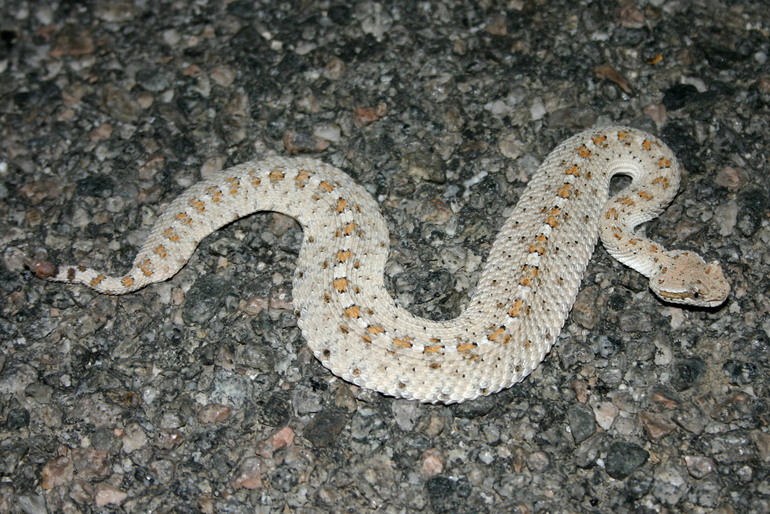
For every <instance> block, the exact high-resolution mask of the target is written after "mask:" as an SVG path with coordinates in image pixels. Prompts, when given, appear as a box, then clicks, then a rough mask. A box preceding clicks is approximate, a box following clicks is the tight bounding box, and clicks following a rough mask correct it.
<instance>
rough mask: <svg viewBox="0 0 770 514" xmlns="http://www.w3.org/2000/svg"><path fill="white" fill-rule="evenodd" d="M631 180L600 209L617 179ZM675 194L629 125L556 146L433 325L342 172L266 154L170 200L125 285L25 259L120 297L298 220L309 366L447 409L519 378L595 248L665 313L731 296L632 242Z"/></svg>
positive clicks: (375, 215) (698, 269) (661, 155)
mask: <svg viewBox="0 0 770 514" xmlns="http://www.w3.org/2000/svg"><path fill="white" fill-rule="evenodd" d="M616 174H622V175H629V176H631V178H632V179H633V180H632V183H631V185H629V186H628V187H626V188H625V189H623V190H622V191H621V192H620V193H619V194H617V195H615V196H613V197H611V198H610V195H609V184H610V179H611V177H612V176H613V175H616ZM678 187H679V165H678V163H677V160H676V158H675V157H674V155H673V154H672V152H671V150H670V149H669V148H668V147H667V146H666V145H665V144H663V143H662V142H661V141H660V140H658V139H657V138H655V137H653V136H651V135H649V134H646V133H644V132H641V131H638V130H636V129H632V128H626V127H609V128H604V129H597V130H589V131H586V132H583V133H581V134H578V135H576V136H574V137H572V138H570V139H568V140H566V141H565V142H563V143H562V144H560V145H559V146H558V147H557V148H556V149H555V150H554V151H553V152H552V153H551V154H550V155H549V156H548V157H547V158H546V159H545V161H544V162H543V164H542V165H541V166H540V169H539V170H538V172H537V174H536V175H535V176H534V177H533V178H532V180H531V181H530V182H529V185H528V187H527V189H526V191H524V193H523V194H522V196H521V198H520V200H519V202H518V204H517V205H516V207H515V208H514V210H513V213H512V214H511V216H510V217H509V218H508V220H507V221H506V222H505V224H504V225H503V228H502V229H501V230H500V234H499V235H498V237H497V239H496V240H495V242H494V245H493V246H492V249H491V251H490V252H489V258H488V261H487V263H486V266H485V268H484V270H483V272H482V274H481V277H480V279H479V282H478V286H477V288H476V290H475V293H474V294H473V296H472V298H471V299H470V302H469V304H468V307H467V308H466V309H465V311H464V312H463V313H462V314H460V316H458V317H457V318H455V319H452V320H448V321H432V320H428V319H423V318H419V317H416V316H414V315H412V314H410V313H409V312H408V311H406V310H404V309H403V308H401V307H399V306H397V305H396V303H395V302H394V300H393V299H392V298H391V296H390V295H389V294H388V292H387V291H386V289H385V285H384V267H385V261H386V259H387V254H388V248H389V237H388V228H387V225H386V223H385V220H384V218H383V217H382V215H381V214H380V211H379V208H378V205H377V203H376V202H375V201H374V199H373V198H372V197H371V196H370V195H369V194H368V193H367V192H366V190H364V188H363V187H361V186H360V185H358V184H357V183H356V182H355V181H354V180H353V179H351V178H350V177H349V176H348V175H346V174H345V173H343V172H342V171H340V170H339V169H337V168H335V167H333V166H331V165H328V164H325V163H323V162H320V161H317V160H313V159H309V158H283V157H271V158H267V159H264V160H257V161H252V162H247V163H244V164H241V165H238V166H234V167H232V168H229V169H226V170H223V171H222V172H220V173H218V174H217V175H216V176H214V177H212V178H210V179H208V180H203V181H201V182H199V183H198V184H196V185H194V186H193V187H191V188H190V189H189V190H187V191H186V192H185V193H184V194H182V195H181V196H179V197H178V198H177V199H176V200H174V201H173V203H171V204H170V205H169V206H168V208H167V209H166V210H165V212H164V213H163V214H162V215H161V216H160V217H159V219H158V221H157V223H156V224H155V226H154V227H153V228H152V231H151V233H150V235H149V237H148V238H147V241H146V242H145V243H144V245H143V246H142V248H141V249H140V250H139V253H138V255H137V257H136V260H135V261H134V265H133V267H132V269H131V270H130V271H129V272H128V273H127V274H125V275H115V276H111V275H106V274H103V273H100V272H99V271H96V270H94V269H92V268H90V267H87V266H78V265H75V266H54V265H53V264H50V263H48V262H45V261H40V260H37V261H30V262H29V263H28V264H29V267H30V268H31V269H32V270H33V271H35V273H36V274H37V275H38V276H40V277H41V278H46V279H48V280H53V281H58V282H68V283H81V284H85V285H87V286H89V287H92V288H93V289H95V290H97V291H99V292H101V293H107V294H124V293H128V292H131V291H135V290H137V289H140V288H142V287H144V286H146V285H147V284H151V283H153V282H159V281H162V280H166V279H168V278H170V277H172V276H173V275H174V274H175V273H176V272H177V271H179V270H180V269H181V268H182V267H183V266H184V265H185V263H186V262H187V260H188V259H189V258H190V256H191V255H192V253H193V251H194V250H195V248H196V246H197V245H198V243H199V242H200V241H201V240H202V239H203V238H204V237H206V236H207V235H209V234H211V233H212V232H214V231H215V230H217V229H218V228H220V227H222V226H223V225H226V224H228V223H230V222H232V221H233V220H236V219H238V218H240V217H242V216H246V215H248V214H251V213H253V212H255V211H278V212H282V213H285V214H288V215H289V216H293V217H294V218H296V219H297V220H298V221H299V223H300V224H301V225H302V229H303V232H304V241H303V243H302V248H301V250H300V254H299V258H298V260H297V264H296V272H295V276H294V284H293V287H294V289H293V302H294V307H295V310H296V314H297V317H298V324H299V326H300V328H301V329H302V333H303V335H304V337H305V339H306V341H307V343H308V345H309V346H310V348H312V350H313V352H314V353H315V356H316V357H317V358H318V359H319V360H320V361H321V362H322V363H323V365H324V366H326V367H327V368H329V369H330V370H331V371H332V372H333V373H335V374H336V375H338V376H340V377H342V378H343V379H345V380H347V381H350V382H353V383H354V384H358V385H360V386H363V387H368V388H371V389H375V390H377V391H380V392H382V393H385V394H387V395H392V396H397V397H402V398H408V399H415V400H419V401H422V402H433V403H455V402H462V401H465V400H469V399H473V398H476V397H478V396H482V395H487V394H491V393H494V392H497V391H500V390H501V389H504V388H507V387H510V386H511V385H512V384H514V383H516V382H519V381H521V380H523V379H524V378H525V377H526V376H527V375H529V373H530V372H532V370H534V369H535V368H536V367H537V366H538V364H539V363H540V362H541V361H542V360H543V359H544V358H545V356H546V354H547V353H548V352H549V350H550V349H551V347H552V346H553V344H554V343H555V342H556V339H557V336H558V334H559V332H560V330H561V328H562V326H563V324H564V321H565V319H566V318H567V315H568V314H569V311H570V309H571V308H572V304H573V303H574V301H575V298H576V296H577V293H578V289H579V286H580V281H581V279H582V277H583V273H584V271H585V269H586V266H587V264H588V261H589V259H590V257H591V254H592V253H593V248H594V246H595V244H596V240H597V238H598V237H601V239H602V241H603V243H604V245H605V247H606V248H607V251H608V252H609V253H610V254H611V255H613V256H614V257H615V258H616V259H618V260H619V261H621V262H622V263H624V264H626V265H628V266H630V267H631V268H633V269H635V270H637V271H638V272H639V273H641V274H643V275H644V276H646V277H648V278H649V279H650V288H651V289H652V291H653V292H654V293H655V294H656V295H657V296H659V297H660V298H661V299H662V300H664V301H666V302H671V303H677V304H685V305H694V306H705V307H714V306H718V305H719V304H721V303H722V302H723V301H724V300H725V298H726V297H727V295H728V293H729V291H730V287H729V285H728V283H727V282H726V280H725V278H724V275H723V273H722V269H721V267H720V266H719V264H718V263H717V262H712V263H706V262H705V261H704V260H703V259H702V258H701V257H700V256H698V255H697V254H695V253H693V252H688V251H678V250H673V251H666V250H665V249H664V248H663V247H662V246H661V245H659V244H657V243H654V242H652V241H650V240H649V239H646V238H644V237H642V236H640V235H638V234H636V233H635V231H634V229H635V227H637V226H638V225H639V224H641V223H643V222H645V221H648V220H650V219H652V218H655V217H657V216H658V215H659V214H660V213H661V211H662V210H663V209H664V208H665V207H666V206H667V205H668V204H669V203H670V202H671V200H672V199H673V198H674V196H675V195H676V193H677V190H678Z"/></svg>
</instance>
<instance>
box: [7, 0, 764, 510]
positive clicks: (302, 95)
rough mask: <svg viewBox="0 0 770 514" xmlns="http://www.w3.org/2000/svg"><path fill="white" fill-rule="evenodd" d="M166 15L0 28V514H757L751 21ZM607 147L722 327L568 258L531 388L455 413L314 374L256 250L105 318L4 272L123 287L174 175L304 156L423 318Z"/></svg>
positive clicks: (662, 0)
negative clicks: (628, 155) (387, 244)
mask: <svg viewBox="0 0 770 514" xmlns="http://www.w3.org/2000/svg"><path fill="white" fill-rule="evenodd" d="M185 4H187V2H155V1H152V0H150V1H147V2H135V3H132V2H125V1H120V0H118V1H113V2H93V3H92V5H91V6H89V7H86V6H85V5H82V4H81V3H79V2H61V3H60V4H56V3H49V2H41V3H40V4H39V5H38V4H35V3H33V2H24V1H11V0H6V1H5V2H4V3H3V7H2V12H0V102H1V104H0V116H1V120H2V122H1V125H0V129H1V130H2V135H1V136H0V249H1V250H2V261H1V262H2V266H0V287H2V295H1V297H0V311H1V318H0V341H1V345H2V355H0V511H3V512H6V511H11V512H28V513H37V512H46V511H48V512H96V511H99V512H123V511H125V512H140V511H166V512H168V511H174V512H198V511H200V512H273V511H281V512H294V511H296V512H311V511H312V512H316V511H337V512H346V511H347V512H365V511H382V512H413V511H414V512H502V511H507V512H522V513H527V512H557V511H560V512H563V511H571V512H611V511H612V512H624V511H631V510H633V511H635V512H666V511H669V512H670V511H684V512H707V511H715V512H723V513H731V512H763V511H764V512H767V511H768V510H769V509H770V477H769V476H768V475H769V474H770V429H769V428H768V426H769V425H770V408H769V405H768V393H769V391H770V377H769V376H768V370H769V366H770V363H769V362H768V359H769V355H770V352H769V346H770V343H769V338H768V336H769V334H770V299H769V296H770V295H769V293H768V290H770V279H769V276H770V275H769V270H770V250H769V249H768V243H770V216H769V214H768V213H769V212H770V205H769V198H770V187H769V185H768V184H769V181H768V176H770V175H769V173H770V170H769V169H768V157H769V156H770V107H769V105H768V102H770V64H768V62H767V61H768V51H769V46H770V41H769V34H770V11H768V9H767V6H766V5H763V4H764V2H762V1H758V0H757V1H753V2H749V1H743V2H742V1H730V2H724V3H720V2H717V1H696V2H688V1H666V0H649V1H644V0H637V1H636V2H634V1H633V0H629V1H625V0H623V1H619V2H614V1H610V2H586V1H578V2H572V1H569V2H567V1H563V0H559V1H544V0H538V1H524V0H512V1H509V2H492V1H481V2H461V1H455V0H447V1H443V2H438V1H437V2H413V1H411V0H401V1H395V2H380V3H377V2H358V3H354V4H344V3H340V2H334V1H332V2H324V1H319V2H299V1H295V2H263V3H259V2H248V1H233V2H230V3H226V2H221V3H220V2H211V1H208V2H207V1H205V0H203V1H199V2H194V3H193V2H190V4H194V5H193V6H187V5H185ZM610 122H620V123H626V124H630V125H633V126H635V127H639V128H642V129H644V130H648V131H651V132H653V133H656V134H658V135H660V136H661V137H662V138H663V139H664V140H665V141H667V142H668V143H669V144H670V145H671V146H672V148H673V149H674V150H675V152H676V153H677V154H678V156H679V157H680V158H681V160H682V162H683V164H684V166H685V168H686V172H685V175H684V180H683V185H682V192H681V194H680V195H679V197H677V199H676V200H675V202H674V204H673V205H672V207H670V208H669V209H668V210H667V211H666V212H665V213H664V214H663V215H662V216H661V218H660V219H658V220H656V221H654V222H652V223H650V224H648V225H647V226H646V230H647V233H648V234H649V235H651V236H653V237H654V238H655V239H657V240H659V241H661V242H663V243H664V244H666V245H667V246H669V247H678V248H685V249H692V250H696V251H698V252H700V253H701V254H703V255H705V256H706V257H707V258H709V259H718V260H720V261H721V262H722V263H723V265H724V267H725V270H726V273H727V275H728V277H729V279H730V281H731V283H732V286H733V293H732V294H731V296H730V299H729V300H728V302H727V303H726V304H725V305H724V306H723V307H722V308H719V309H715V310H687V309H678V308H672V307H669V306H667V305H664V304H662V303H661V302H659V301H657V300H656V299H655V298H654V297H653V296H652V295H651V294H650V293H649V291H648V290H647V285H646V283H645V281H644V279H643V278H642V277H640V276H639V275H637V274H636V273H635V272H633V271H631V270H629V269H626V268H624V267H623V266H622V265H620V264H618V263H617V262H614V261H613V260H612V259H611V258H609V257H608V256H607V254H606V253H605V252H604V250H603V249H601V248H598V249H597V251H596V254H595V256H594V258H593V260H592V261H591V264H590V265H589V269H588V272H587V275H586V278H585V280H584V285H583V289H582V292H581V294H580V296H579V298H578V302H577V304H576V306H575V308H574V310H573V312H572V314H571V316H570V318H569V320H568V322H567V325H566V327H565V329H564V331H563V332H562V335H561V337H560V339H559V342H558V344H557V346H556V348H555V349H554V350H553V351H552V353H551V354H550V355H549V357H548V358H547V359H546V361H545V362H544V363H543V364H542V365H541V367H540V368H539V369H538V370H537V371H536V372H535V373H533V375H532V376H530V377H529V378H528V379H527V380H525V381H524V382H523V383H521V384H519V385H516V386H514V387H513V388H511V389H509V390H507V391H504V392H502V393H499V394H496V395H493V396H491V397H487V398H483V399H480V400H477V401H473V402H469V403H466V404H462V405H457V406H451V407H445V406H430V405H420V404H417V403H413V402H408V401H403V400H394V399H392V398H388V397H385V396H382V395H380V394H378V393H374V392H371V391H367V390H361V389H359V388H356V387H354V386H351V385H349V384H347V383H345V382H343V381H341V380H340V379H337V378H336V377H334V376H333V375H331V374H330V373H329V372H328V371H327V370H326V369H325V368H323V367H322V366H321V365H320V364H319V363H318V362H317V361H316V360H315V359H314V357H313V356H312V355H311V353H310V352H309V350H308V349H307V347H306V345H305V343H304V341H303V339H302V337H301V335H300V332H299V330H298V329H297V326H296V322H295V320H294V317H293V314H292V310H291V303H290V302H291V277H292V272H293V262H294V261H295V258H296V255H297V251H298V245H299V241H300V231H299V227H298V226H297V225H296V223H294V222H293V220H291V219H290V218H285V217H281V216H278V215H275V214H271V213H259V214H256V215H253V216H250V217H248V218H245V219H243V220H241V221H238V222H236V223H233V224H232V225H230V226H228V227H227V228H225V229H223V230H221V231H219V232H218V233H216V234H214V235H212V236H210V237H209V238H207V239H206V240H205V241H204V242H203V243H202V244H201V246H200V248H199V250H198V251H197V253H196V254H195V256H194V257H193V259H192V261H191V262H190V263H189V265H188V266H187V267H186V268H185V269H184V270H183V271H182V272H181V273H179V274H178V275H177V276H176V277H174V278H173V279H172V280H171V281H168V282H166V283H163V284H160V285H155V286H151V287H148V288H147V289H145V290H142V291H140V292H138V293H136V294H132V295H128V296H124V297H107V296H100V295H98V294H95V293H93V292H91V291H90V290H87V289H86V288H84V287H72V286H66V285H62V284H51V283H46V282H43V281H41V280H38V279H36V278H34V277H33V276H32V275H31V273H30V272H29V271H27V270H26V269H25V266H24V259H25V257H36V258H43V259H49V260H52V261H56V262H65V261H66V262H88V263H91V264H95V265H100V266H101V267H103V268H105V269H108V270H116V271H117V270H125V269H127V267H128V266H129V265H130V263H131V261H132V259H133V255H134V252H135V250H136V248H137V245H138V244H139V243H140V242H141V241H142V238H143V235H144V234H146V233H147V231H148V227H149V226H150V225H151V224H152V222H153V220H155V219H156V217H157V216H158V213H159V212H160V211H161V209H162V207H163V205H164V204H166V203H168V202H169V201H170V200H171V199H173V198H174V197H175V196H176V195H178V194H179V193H180V192H181V191H183V190H184V189H185V188H186V187H188V186H189V185H191V184H193V183H194V182H195V181H197V180H198V179H199V178H200V177H201V176H206V175H207V174H209V173H211V172H212V171H215V170H217V169H219V168H221V167H222V166H227V165H231V164H236V163H239V162H243V161H245V160H248V159H251V158H254V157H257V156H259V155H268V154H274V153H279V154H285V153H289V152H306V153H314V154H315V155H316V156H318V157H319V158H321V159H323V160H325V161H327V162H330V163H332V164H335V165H337V166H339V167H341V168H342V169H344V170H345V171H347V172H349V173H350V174H351V175H353V176H354V177H356V178H357V179H358V180H359V181H360V182H362V183H363V184H364V185H365V186H366V188H367V189H368V190H369V191H370V192H371V193H372V194H373V195H374V196H375V198H377V200H378V202H379V203H380V205H381V207H382V208H383V210H384V211H385V213H386V216H387V218H388V222H389V225H390V228H391V231H392V234H391V244H392V250H391V260H390V262H389V264H388V268H387V273H388V277H387V282H388V285H389V288H390V290H391V291H392V292H393V293H394V294H395V295H396V296H397V298H398V300H399V302H400V303H401V304H402V305H405V306H409V308H410V309H412V310H413V311H414V312H416V313H419V314H422V315H425V316H429V317H433V318H447V317H451V316H453V315H456V314H457V313H458V312H459V311H460V310H461V309H462V308H463V305H464V303H465V302H466V300H467V298H468V294H469V292H470V291H471V290H472V289H473V287H474V284H475V281H476V278H477V276H478V273H479V270H480V266H481V263H482V262H483V259H484V258H485V257H486V252H487V251H488V249H489V247H490V245H491V242H492V241H493V239H494V237H495V234H496V232H497V230H498V228H499V226H500V225H501V223H502V220H503V216H504V215H505V213H506V212H507V211H506V210H507V208H508V206H509V205H511V204H513V203H515V202H516V200H517V198H518V196H519V194H520V193H521V191H522V190H523V188H524V187H525V184H526V181H527V179H528V177H530V176H531V174H532V173H533V172H534V170H535V169H536V167H537V165H538V164H539V162H540V161H541V160H542V159H543V158H544V157H545V155H547V153H548V152H549V151H550V150H551V149H552V148H553V147H554V146H556V145H557V144H558V143H559V142H560V141H562V140H563V139H565V138H566V137H568V136H570V135H573V134H575V133H577V132H579V131H580V130H582V129H584V128H588V127H591V126H600V125H606V124H609V123H610ZM622 186H623V182H622V181H619V182H618V184H617V187H618V188H619V187H622Z"/></svg>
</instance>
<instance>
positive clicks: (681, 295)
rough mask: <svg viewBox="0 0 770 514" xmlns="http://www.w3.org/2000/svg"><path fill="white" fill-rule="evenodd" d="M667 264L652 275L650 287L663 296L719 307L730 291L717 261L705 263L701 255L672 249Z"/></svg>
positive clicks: (669, 300) (677, 300)
mask: <svg viewBox="0 0 770 514" xmlns="http://www.w3.org/2000/svg"><path fill="white" fill-rule="evenodd" d="M669 257H670V261H669V263H668V265H666V266H661V267H660V269H659V271H658V272H657V273H656V274H654V275H653V276H652V277H651V278H650V289H652V292H653V293H655V294H656V295H657V296H658V297H659V298H660V299H661V300H663V301H665V302H668V303H673V304H679V305H690V306H694V307H718V306H719V305H722V303H724V301H725V300H726V299H727V296H728V295H729V294H730V284H729V283H728V282H727V280H726V279H725V275H724V272H723V271H722V267H721V266H720V265H719V263H718V262H717V261H713V262H711V263H708V264H707V263H706V261H704V260H703V259H702V258H701V257H700V256H699V255H697V254H695V253H692V252H687V251H671V252H669Z"/></svg>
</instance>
